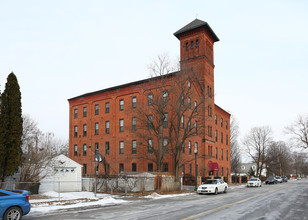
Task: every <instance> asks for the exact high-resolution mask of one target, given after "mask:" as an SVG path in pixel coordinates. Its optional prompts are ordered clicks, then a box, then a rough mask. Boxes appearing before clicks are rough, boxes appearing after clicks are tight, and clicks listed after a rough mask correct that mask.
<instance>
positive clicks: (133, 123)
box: [132, 117, 137, 131]
mask: <svg viewBox="0 0 308 220" xmlns="http://www.w3.org/2000/svg"><path fill="white" fill-rule="evenodd" d="M136 129H137V118H136V117H133V118H132V130H133V131H136Z"/></svg>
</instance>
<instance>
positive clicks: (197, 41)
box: [196, 40, 199, 48]
mask: <svg viewBox="0 0 308 220" xmlns="http://www.w3.org/2000/svg"><path fill="white" fill-rule="evenodd" d="M198 47H199V40H196V48H198Z"/></svg>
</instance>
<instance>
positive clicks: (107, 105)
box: [105, 102, 110, 113]
mask: <svg viewBox="0 0 308 220" xmlns="http://www.w3.org/2000/svg"><path fill="white" fill-rule="evenodd" d="M109 111H110V104H109V102H106V103H105V113H109Z"/></svg>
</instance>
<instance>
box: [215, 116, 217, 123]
mask: <svg viewBox="0 0 308 220" xmlns="http://www.w3.org/2000/svg"><path fill="white" fill-rule="evenodd" d="M215 124H216V125H217V115H215Z"/></svg>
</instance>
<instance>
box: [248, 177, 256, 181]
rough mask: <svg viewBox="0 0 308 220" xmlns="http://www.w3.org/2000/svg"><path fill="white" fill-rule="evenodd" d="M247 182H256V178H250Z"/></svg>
mask: <svg viewBox="0 0 308 220" xmlns="http://www.w3.org/2000/svg"><path fill="white" fill-rule="evenodd" d="M249 181H257V179H256V178H251V179H250V180H249Z"/></svg>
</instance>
